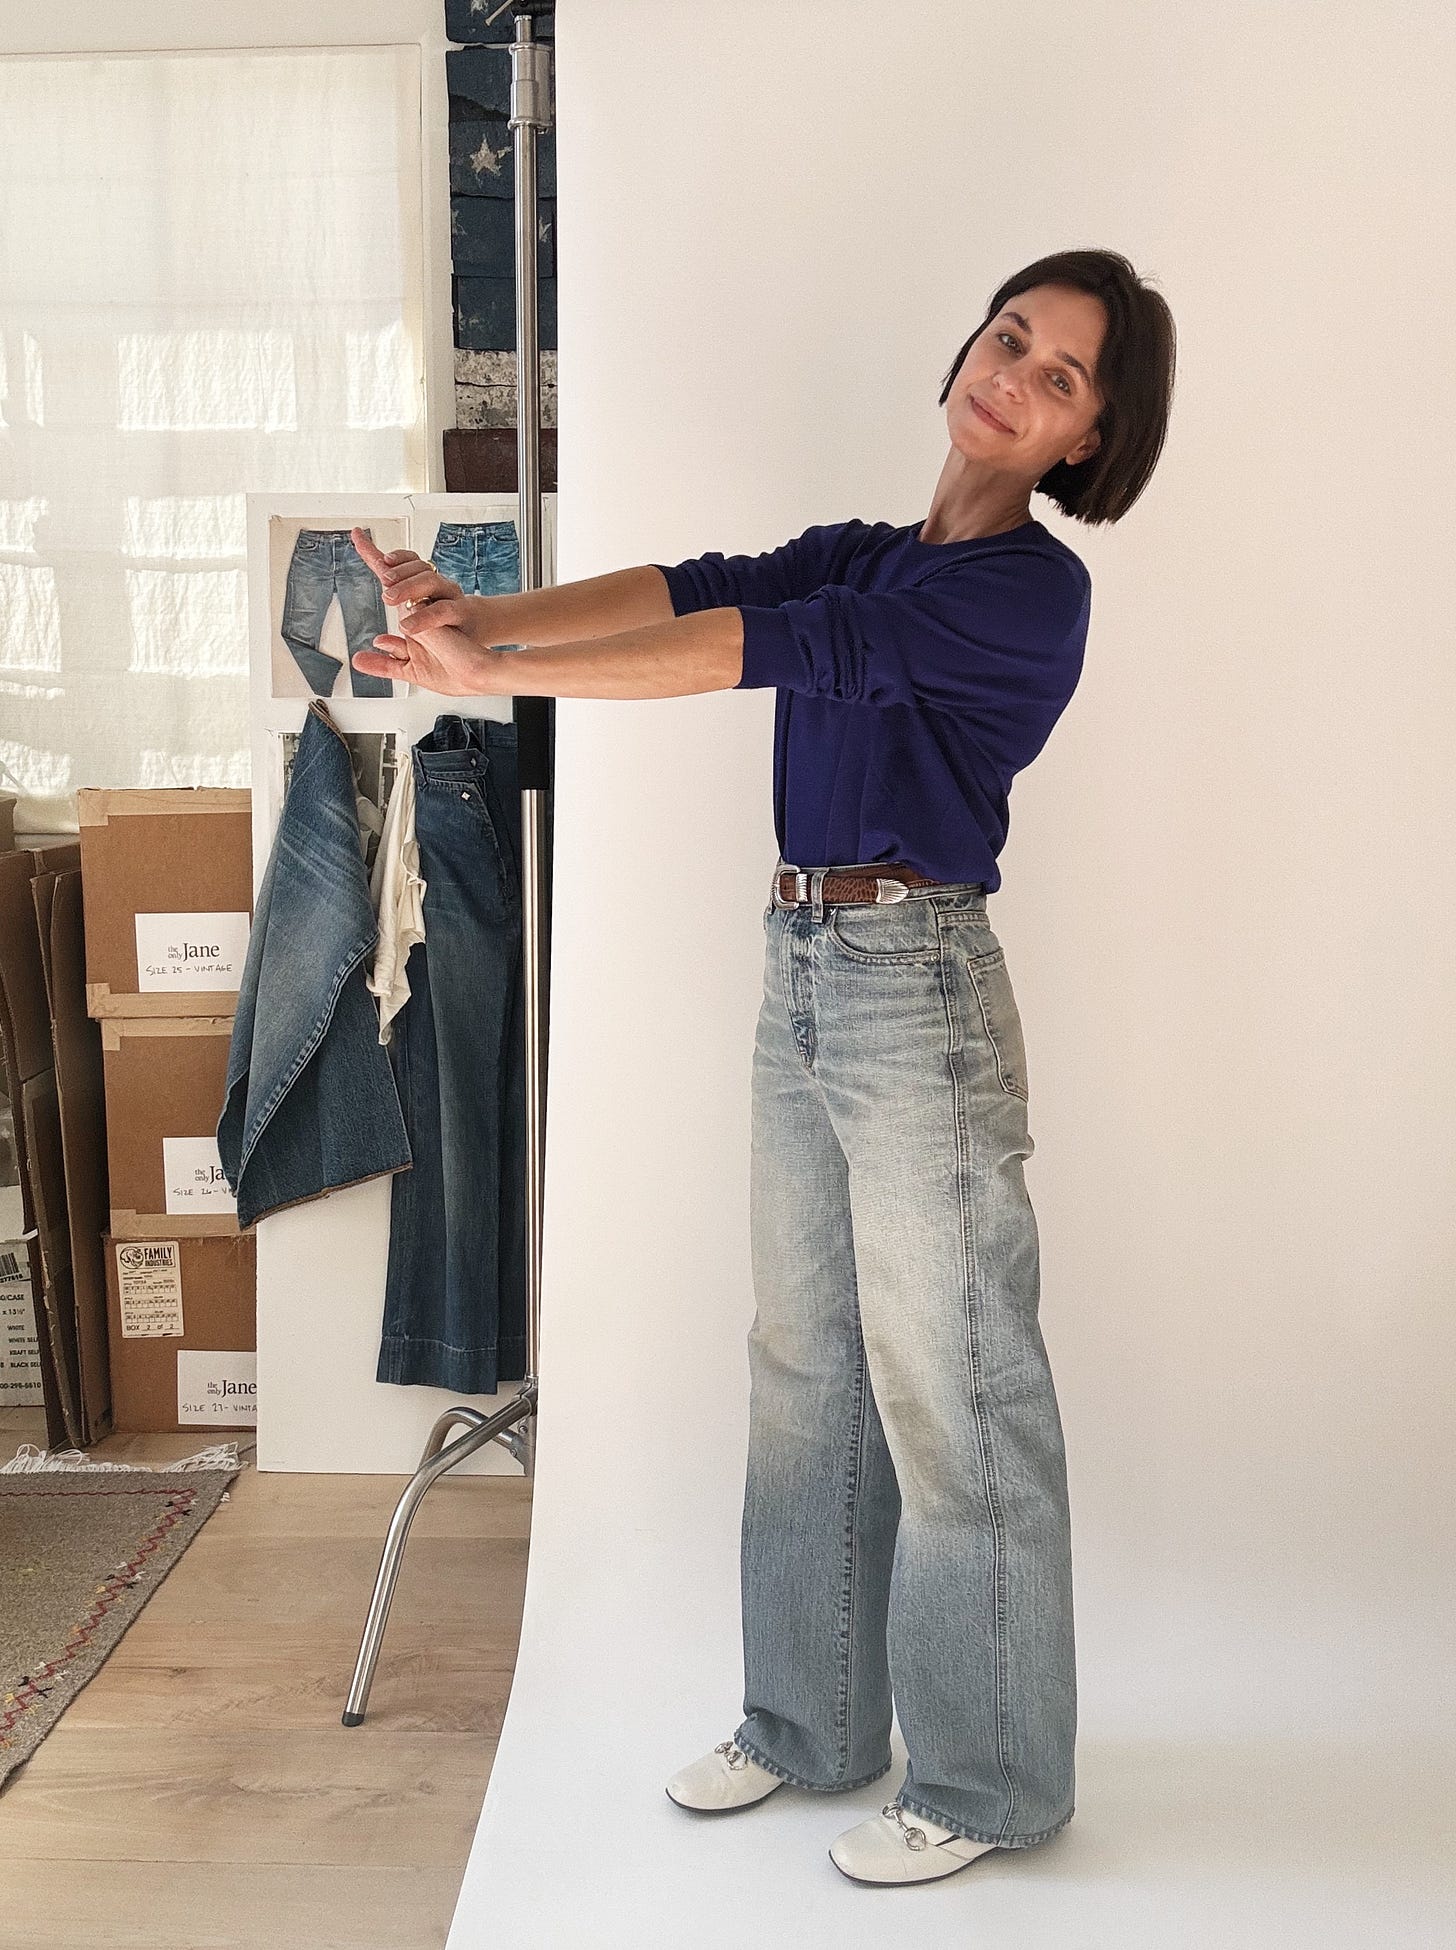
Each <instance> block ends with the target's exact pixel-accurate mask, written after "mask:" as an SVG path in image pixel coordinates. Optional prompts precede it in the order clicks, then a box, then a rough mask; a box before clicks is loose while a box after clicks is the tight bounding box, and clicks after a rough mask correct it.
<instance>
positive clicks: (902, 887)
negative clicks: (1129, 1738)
mask: <svg viewBox="0 0 1456 1950" xmlns="http://www.w3.org/2000/svg"><path fill="white" fill-rule="evenodd" d="M948 885H950V883H949V882H947V881H944V880H932V879H931V878H930V876H929V875H928V874H923V873H920V872H919V871H918V870H917V869H916V868H914V867H906V866H900V865H880V864H878V863H877V864H875V865H874V866H870V867H813V868H810V869H807V870H805V869H800V868H798V867H781V868H780V869H779V871H778V873H777V874H775V876H774V883H773V901H774V905H775V907H797V906H798V905H799V904H800V902H805V901H807V902H813V901H814V900H816V899H817V900H819V901H820V902H822V903H824V904H826V905H827V904H828V903H829V902H832V901H870V902H874V903H876V904H883V903H886V902H889V901H902V900H904V899H905V897H906V895H907V894H908V893H909V891H910V889H911V888H912V887H945V886H948Z"/></svg>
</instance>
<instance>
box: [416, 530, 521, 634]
mask: <svg viewBox="0 0 1456 1950" xmlns="http://www.w3.org/2000/svg"><path fill="white" fill-rule="evenodd" d="M430 562H431V564H432V566H433V567H434V568H436V569H438V570H439V572H440V574H441V575H442V576H448V577H449V579H450V581H451V582H455V583H458V584H459V585H460V590H461V593H462V595H466V596H511V595H514V594H515V593H516V591H517V590H519V588H520V586H521V538H520V535H519V534H518V533H517V531H516V524H515V523H514V522H513V521H442V522H441V523H440V527H439V532H438V533H437V534H436V536H435V545H434V547H433V549H431V551H430ZM496 647H497V648H499V649H502V650H516V649H519V648H520V645H519V644H514V643H502V644H499V645H498V646H496Z"/></svg>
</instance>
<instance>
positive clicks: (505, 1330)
mask: <svg viewBox="0 0 1456 1950" xmlns="http://www.w3.org/2000/svg"><path fill="white" fill-rule="evenodd" d="M411 756H412V762H413V765H414V772H415V794H416V812H415V834H416V838H417V840H418V842H419V849H420V872H421V874H422V875H423V877H424V880H425V883H426V887H425V897H424V914H425V939H424V940H423V941H422V942H416V943H415V945H414V946H413V947H412V948H411V950H410V955H409V963H408V974H409V986H410V994H409V1000H408V1001H407V1002H406V1003H405V1006H404V1008H403V1010H402V1011H401V1012H400V1014H399V1016H398V1017H397V1018H396V1020H395V1025H394V1037H393V1040H392V1042H391V1043H390V1044H389V1046H388V1048H389V1055H390V1058H391V1060H392V1062H393V1064H394V1071H395V1077H396V1080H397V1082H398V1086H399V1096H400V1102H401V1104H402V1106H403V1109H404V1116H405V1123H406V1126H407V1128H408V1131H409V1136H410V1146H411V1150H412V1152H413V1156H414V1169H413V1170H412V1171H409V1172H405V1173H403V1174H401V1176H399V1177H397V1178H396V1179H395V1181H394V1186H393V1199H392V1206H391V1215H390V1238H389V1270H388V1277H387V1281H386V1287H385V1300H384V1321H383V1333H382V1337H381V1341H380V1349H379V1364H378V1368H377V1371H376V1379H377V1380H379V1381H396V1382H413V1383H421V1384H426V1385H428V1386H431V1387H437V1388H449V1389H452V1390H454V1391H455V1392H457V1393H460V1394H468V1395H488V1394H493V1393H494V1392H495V1391H496V1389H497V1387H498V1385H499V1384H500V1382H502V1381H512V1380H520V1379H521V1378H522V1377H523V1376H524V1375H525V1372H526V1215H525V1191H526V1185H525V1171H526V1166H525V1140H526V1126H525V1117H526V1090H525V1076H526V1073H525V1028H524V1006H525V990H524V986H523V983H522V979H521V974H522V971H521V863H520V844H521V842H520V831H521V803H520V788H519V784H518V774H517V768H516V727H515V725H514V724H513V723H507V722H503V721H501V720H498V719H490V718H481V719H475V718H463V717H459V716H455V715H452V714H446V715H443V716H441V717H440V718H438V719H437V720H436V722H435V727H434V730H433V731H431V732H429V733H427V734H426V736H425V737H423V738H421V739H420V740H419V741H418V743H417V744H416V745H415V747H414V750H413V753H412V755H411Z"/></svg>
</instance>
